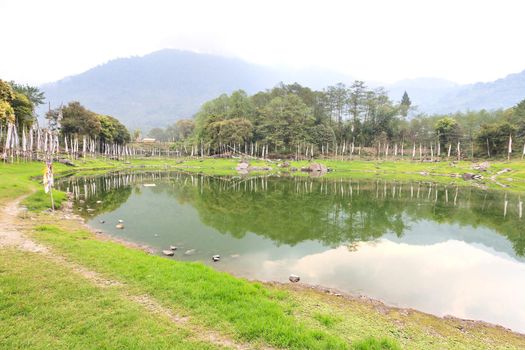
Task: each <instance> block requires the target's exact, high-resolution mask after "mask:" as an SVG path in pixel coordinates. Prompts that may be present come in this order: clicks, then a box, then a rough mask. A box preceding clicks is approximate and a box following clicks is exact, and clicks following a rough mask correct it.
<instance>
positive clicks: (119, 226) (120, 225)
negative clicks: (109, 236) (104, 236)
mask: <svg viewBox="0 0 525 350" xmlns="http://www.w3.org/2000/svg"><path fill="white" fill-rule="evenodd" d="M115 227H116V228H118V229H120V230H122V229H123V228H124V225H123V224H117V225H115Z"/></svg>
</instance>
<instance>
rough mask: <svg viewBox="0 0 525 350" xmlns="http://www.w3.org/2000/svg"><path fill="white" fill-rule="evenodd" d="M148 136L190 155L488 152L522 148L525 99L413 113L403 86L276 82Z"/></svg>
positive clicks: (223, 99) (221, 99)
mask: <svg viewBox="0 0 525 350" xmlns="http://www.w3.org/2000/svg"><path fill="white" fill-rule="evenodd" d="M409 114H410V115H411V118H407V116H408V115H409ZM148 135H149V136H150V137H154V138H156V139H158V140H160V141H170V142H173V143H174V145H173V147H175V148H177V149H179V148H181V147H183V146H184V147H186V146H187V145H192V154H193V150H194V148H195V153H203V154H217V153H224V152H230V151H233V150H235V151H236V152H242V153H249V154H251V155H253V154H254V150H255V154H257V155H263V156H271V155H275V156H284V155H290V154H296V155H297V154H302V155H304V156H316V155H319V154H322V155H323V154H324V155H334V154H335V155H342V156H344V155H361V152H363V155H365V154H367V155H376V156H377V155H383V156H384V155H387V156H388V155H391V156H394V155H400V156H404V155H407V156H412V158H418V157H420V158H428V157H431V158H432V157H440V156H448V157H451V156H452V157H457V158H465V157H483V156H487V157H494V156H501V155H507V153H508V152H509V150H512V147H513V146H512V145H514V148H515V149H520V148H521V147H523V145H524V141H525V100H524V101H522V102H520V103H519V104H518V105H516V106H515V107H512V108H509V109H505V110H496V111H485V110H481V111H469V112H464V113H459V112H458V113H455V114H449V115H431V116H429V115H425V114H421V113H419V114H418V113H417V108H416V107H415V106H412V102H411V100H410V97H409V96H408V94H407V93H406V92H405V93H404V94H403V96H401V98H400V100H399V101H398V102H396V101H392V99H390V98H389V96H388V94H387V91H386V90H385V89H383V88H374V89H372V88H368V87H367V86H366V85H365V83H364V82H362V81H355V82H354V83H353V84H352V85H350V86H347V85H344V84H341V83H340V84H337V85H334V86H329V87H327V88H325V89H323V90H321V91H315V90H312V89H310V88H308V87H304V86H301V85H300V84H297V83H295V84H288V85H286V84H282V83H281V84H279V85H278V86H276V87H274V88H272V89H269V90H266V91H261V92H258V93H256V94H254V95H251V96H249V95H247V94H246V93H245V92H244V91H242V90H238V91H235V92H233V93H231V94H230V95H228V94H222V95H220V96H218V97H217V98H215V99H213V100H210V101H208V102H206V103H204V104H203V106H202V107H201V109H200V110H199V111H198V113H197V114H196V115H195V116H194V118H193V119H191V120H188V119H185V120H179V121H177V122H176V123H175V124H173V125H171V126H169V127H167V128H165V129H160V128H156V129H152V130H151V131H150V133H149V134H148ZM509 141H510V142H509ZM513 142H514V143H513ZM509 143H510V145H509ZM509 146H510V148H509ZM524 150H525V148H524ZM520 153H521V152H520Z"/></svg>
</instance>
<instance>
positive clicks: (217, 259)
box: [211, 255, 221, 262]
mask: <svg viewBox="0 0 525 350" xmlns="http://www.w3.org/2000/svg"><path fill="white" fill-rule="evenodd" d="M211 260H213V261H215V262H217V261H219V260H221V256H220V255H214V256H212V257H211Z"/></svg>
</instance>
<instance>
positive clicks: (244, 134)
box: [206, 118, 253, 148]
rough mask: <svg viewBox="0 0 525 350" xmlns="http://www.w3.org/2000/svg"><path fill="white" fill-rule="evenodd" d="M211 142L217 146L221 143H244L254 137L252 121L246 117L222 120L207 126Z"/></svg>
mask: <svg viewBox="0 0 525 350" xmlns="http://www.w3.org/2000/svg"><path fill="white" fill-rule="evenodd" d="M206 132H207V135H208V137H209V139H208V140H209V142H210V144H211V145H212V146H214V147H215V148H218V146H220V145H221V144H233V145H238V144H244V143H245V142H247V141H248V140H249V139H250V138H251V137H252V132H253V126H252V123H251V122H250V121H249V120H248V119H245V118H234V119H226V120H220V121H216V122H213V123H210V124H209V125H208V126H207V128H206Z"/></svg>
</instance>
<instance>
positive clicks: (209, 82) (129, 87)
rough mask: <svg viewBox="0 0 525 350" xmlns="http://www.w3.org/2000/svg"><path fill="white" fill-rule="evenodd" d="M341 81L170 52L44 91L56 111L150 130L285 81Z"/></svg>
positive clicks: (317, 73)
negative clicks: (74, 105)
mask: <svg viewBox="0 0 525 350" xmlns="http://www.w3.org/2000/svg"><path fill="white" fill-rule="evenodd" d="M339 80H343V81H345V82H346V83H349V82H351V80H352V79H351V78H350V77H347V76H344V75H341V74H339V73H335V72H329V71H324V70H316V69H310V70H296V71H292V70H284V69H274V68H269V67H265V66H260V65H256V64H251V63H247V62H245V61H242V60H240V59H235V58H227V57H221V56H215V55H208V54H199V53H194V52H188V51H180V50H171V49H169V50H168V49H167V50H161V51H157V52H154V53H151V54H149V55H146V56H143V57H131V58H121V59H115V60H112V61H110V62H108V63H105V64H102V65H99V66H97V67H94V68H92V69H90V70H88V71H86V72H84V73H82V74H79V75H75V76H71V77H67V78H65V79H62V80H59V81H57V82H54V83H49V84H45V85H43V86H41V88H42V90H43V91H44V92H45V94H46V97H47V100H48V101H49V102H50V103H51V105H52V106H58V105H60V104H61V103H67V102H69V101H73V100H75V101H80V102H81V103H82V104H83V105H85V106H86V107H88V108H89V109H91V110H93V111H96V112H98V113H102V114H109V115H113V116H115V117H117V118H119V119H120V120H121V121H122V122H123V123H124V124H126V125H127V126H128V127H131V128H143V129H149V128H151V127H156V126H165V125H167V124H170V123H173V122H174V121H176V120H177V119H181V118H190V117H192V116H193V114H194V113H195V112H197V111H198V109H199V107H200V106H201V104H202V103H204V102H205V101H207V100H210V99H212V98H215V97H217V96H218V95H220V94H222V93H230V92H232V91H235V90H238V89H243V90H245V91H246V92H247V93H250V94H252V93H255V92H257V91H260V90H264V89H268V88H271V87H273V86H275V85H276V84H278V83H279V82H281V81H283V82H294V81H298V82H300V83H301V84H304V85H307V86H312V87H313V88H319V89H320V88H322V87H324V86H326V85H328V84H330V83H331V82H333V81H339ZM41 112H43V111H41ZM40 114H43V113H40Z"/></svg>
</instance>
